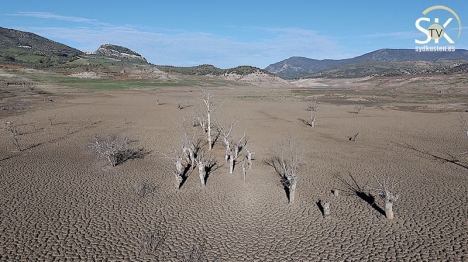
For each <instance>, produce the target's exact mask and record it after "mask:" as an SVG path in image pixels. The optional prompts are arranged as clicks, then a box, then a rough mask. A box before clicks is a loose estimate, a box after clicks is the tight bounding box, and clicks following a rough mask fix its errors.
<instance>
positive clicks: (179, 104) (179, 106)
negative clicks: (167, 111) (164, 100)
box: [176, 98, 182, 110]
mask: <svg viewBox="0 0 468 262" xmlns="http://www.w3.org/2000/svg"><path fill="white" fill-rule="evenodd" d="M176 103H177V108H178V109H179V110H181V109H182V105H181V103H180V99H179V98H177V99H176Z"/></svg>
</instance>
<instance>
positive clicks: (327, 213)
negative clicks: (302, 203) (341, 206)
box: [323, 202, 330, 218]
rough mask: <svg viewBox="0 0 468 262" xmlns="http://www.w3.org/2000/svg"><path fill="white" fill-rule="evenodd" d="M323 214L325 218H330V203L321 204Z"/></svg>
mask: <svg viewBox="0 0 468 262" xmlns="http://www.w3.org/2000/svg"><path fill="white" fill-rule="evenodd" d="M323 216H324V217H325V218H330V203H328V202H325V203H324V204H323Z"/></svg>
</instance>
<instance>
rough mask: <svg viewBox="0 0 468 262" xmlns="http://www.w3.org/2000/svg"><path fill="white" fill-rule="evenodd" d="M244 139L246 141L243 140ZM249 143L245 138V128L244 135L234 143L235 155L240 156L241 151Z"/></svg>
mask: <svg viewBox="0 0 468 262" xmlns="http://www.w3.org/2000/svg"><path fill="white" fill-rule="evenodd" d="M242 140H244V141H242ZM245 145H247V139H245V130H244V135H243V136H242V137H241V138H240V139H239V140H237V141H236V142H235V143H234V156H235V158H237V157H238V156H239V152H240V151H242V149H243V148H244V147H245Z"/></svg>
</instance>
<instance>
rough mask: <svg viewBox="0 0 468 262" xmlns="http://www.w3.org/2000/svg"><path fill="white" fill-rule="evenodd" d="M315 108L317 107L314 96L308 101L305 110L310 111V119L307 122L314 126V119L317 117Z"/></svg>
mask: <svg viewBox="0 0 468 262" xmlns="http://www.w3.org/2000/svg"><path fill="white" fill-rule="evenodd" d="M317 109H318V105H317V98H316V97H314V98H312V99H311V100H310V101H309V104H308V105H307V111H310V120H309V122H308V125H309V126H311V127H315V120H316V118H317ZM304 121H305V120H304Z"/></svg>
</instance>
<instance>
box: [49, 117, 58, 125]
mask: <svg viewBox="0 0 468 262" xmlns="http://www.w3.org/2000/svg"><path fill="white" fill-rule="evenodd" d="M56 116H57V115H54V116H49V117H48V118H47V119H49V122H50V125H51V126H52V125H53V122H52V121H53V120H54V119H55V117H56Z"/></svg>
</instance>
